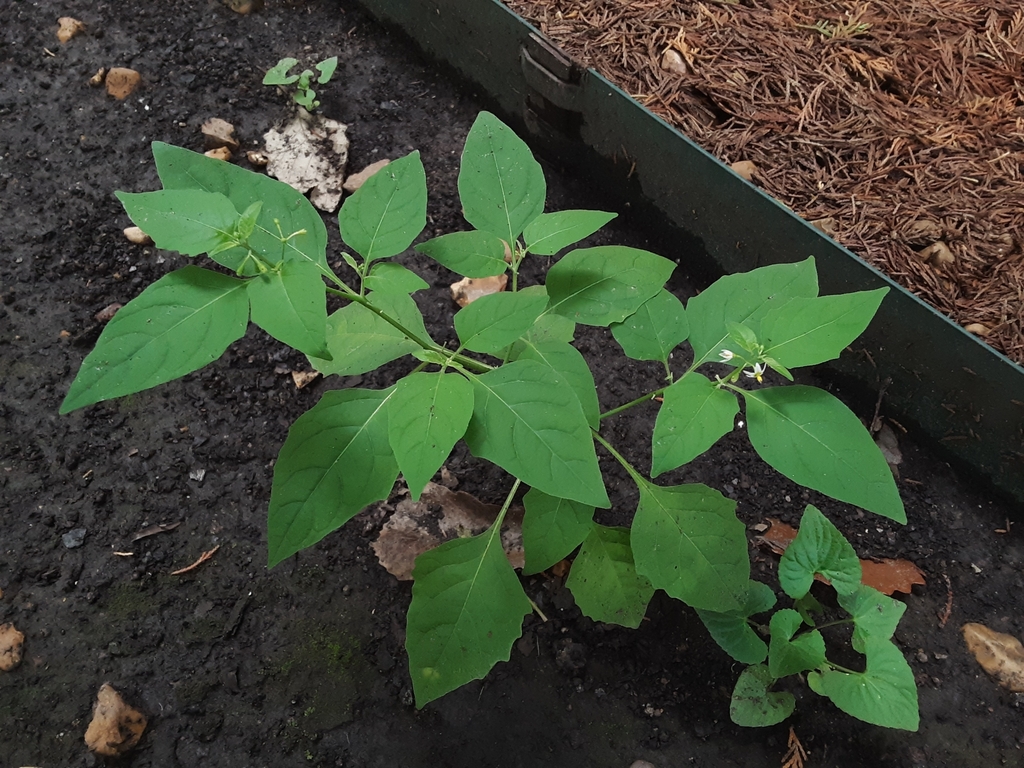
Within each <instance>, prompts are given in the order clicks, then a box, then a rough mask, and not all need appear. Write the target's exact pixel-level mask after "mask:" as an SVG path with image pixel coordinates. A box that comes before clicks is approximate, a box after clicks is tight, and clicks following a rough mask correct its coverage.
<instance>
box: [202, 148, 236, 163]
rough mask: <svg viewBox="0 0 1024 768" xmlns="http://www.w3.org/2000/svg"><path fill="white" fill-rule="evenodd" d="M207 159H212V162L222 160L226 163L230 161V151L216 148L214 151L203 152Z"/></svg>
mask: <svg viewBox="0 0 1024 768" xmlns="http://www.w3.org/2000/svg"><path fill="white" fill-rule="evenodd" d="M203 154H204V155H206V156H207V157H212V158H213V159H214V160H223V161H224V162H227V161H228V160H230V159H231V150H230V149H228V148H227V147H217V148H216V149H210V150H207V151H206V152H203Z"/></svg>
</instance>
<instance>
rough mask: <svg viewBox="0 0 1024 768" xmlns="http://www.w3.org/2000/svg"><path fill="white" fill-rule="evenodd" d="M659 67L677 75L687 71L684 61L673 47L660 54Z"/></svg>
mask: <svg viewBox="0 0 1024 768" xmlns="http://www.w3.org/2000/svg"><path fill="white" fill-rule="evenodd" d="M661 68H662V69H664V70H665V71H666V72H674V73H675V74H677V75H685V74H686V73H687V71H688V70H687V69H686V62H685V61H684V60H683V57H682V56H681V55H680V54H679V51H677V50H676V49H675V48H669V49H668V50H667V51H665V53H663V54H662V56H661Z"/></svg>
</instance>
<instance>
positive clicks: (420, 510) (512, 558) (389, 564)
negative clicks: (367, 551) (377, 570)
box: [372, 483, 525, 581]
mask: <svg viewBox="0 0 1024 768" xmlns="http://www.w3.org/2000/svg"><path fill="white" fill-rule="evenodd" d="M500 509H501V508H500V507H498V506H496V505H494V504H485V503H484V502H482V501H480V500H479V499H478V498H476V497H475V496H472V495H471V494H468V493H465V492H464V491H451V490H449V489H448V488H445V487H444V486H442V485H436V484H435V483H427V485H426V487H425V488H424V489H423V493H421V494H420V500H419V501H413V500H412V499H411V498H410V497H406V498H404V499H402V500H401V501H400V502H398V505H397V506H396V508H395V511H394V513H393V514H392V515H391V517H390V519H388V521H387V522H386V523H385V524H384V527H383V529H382V530H381V532H380V535H379V536H378V537H377V540H376V541H375V542H373V545H372V546H373V551H374V552H375V553H376V555H377V560H378V561H379V562H380V564H381V565H382V566H384V568H385V569H386V570H387V572H388V573H390V574H391V575H392V576H394V577H395V578H397V579H398V580H399V581H409V580H411V579H412V569H413V566H414V565H415V562H416V558H417V557H419V556H420V555H421V554H423V553H424V552H426V551H428V550H431V549H434V548H435V547H438V546H440V545H441V544H443V543H444V542H446V541H449V540H450V539H455V538H458V537H460V536H475V535H476V534H478V533H482V532H483V531H485V530H487V528H489V527H490V525H491V523H493V522H494V520H495V518H496V517H497V515H498V512H499V511H500ZM522 525H523V508H522V507H511V508H510V509H509V511H508V514H507V515H506V516H505V522H504V524H503V525H502V530H501V543H502V546H503V547H504V548H505V555H506V556H507V557H508V560H509V562H510V563H511V564H512V567H513V568H522V567H523V564H524V561H525V560H524V558H525V555H524V554H523V528H522Z"/></svg>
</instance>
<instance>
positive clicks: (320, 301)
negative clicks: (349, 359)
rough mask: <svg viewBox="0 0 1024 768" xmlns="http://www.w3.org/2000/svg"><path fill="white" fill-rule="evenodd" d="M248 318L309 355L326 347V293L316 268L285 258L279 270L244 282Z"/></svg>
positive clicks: (322, 354)
mask: <svg viewBox="0 0 1024 768" xmlns="http://www.w3.org/2000/svg"><path fill="white" fill-rule="evenodd" d="M246 288H247V290H248V292H249V303H250V305H251V306H252V321H253V322H254V323H256V325H258V326H259V327H260V328H262V329H263V330H264V331H266V332H267V333H269V334H270V335H271V336H273V337H274V338H275V339H277V340H278V341H280V342H283V343H285V344H287V345H288V346H290V347H294V348H295V349H297V350H299V351H300V352H303V353H305V354H307V355H310V356H311V357H319V358H323V359H325V360H330V359H331V353H330V352H329V351H328V349H327V338H326V335H325V333H326V330H325V329H326V326H327V292H326V290H325V288H324V281H323V279H322V278H321V273H320V270H318V269H317V268H316V266H315V265H314V264H311V263H310V262H308V261H286V262H284V263H283V264H281V269H280V271H279V272H267V273H265V274H262V275H260V276H258V277H253V278H251V279H249V280H248V281H247V282H246Z"/></svg>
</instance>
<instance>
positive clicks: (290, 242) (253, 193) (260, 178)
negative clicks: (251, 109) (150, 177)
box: [153, 141, 334, 277]
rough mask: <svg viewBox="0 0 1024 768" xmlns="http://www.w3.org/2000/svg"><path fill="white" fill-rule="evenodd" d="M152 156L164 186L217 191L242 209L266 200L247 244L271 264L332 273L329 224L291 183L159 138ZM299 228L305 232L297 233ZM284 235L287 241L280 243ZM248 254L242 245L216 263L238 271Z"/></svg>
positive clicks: (246, 269)
mask: <svg viewBox="0 0 1024 768" xmlns="http://www.w3.org/2000/svg"><path fill="white" fill-rule="evenodd" d="M153 158H154V159H155V160H156V169H157V173H159V174H160V181H162V182H163V185H164V188H165V189H198V190H205V191H206V192H219V193H221V194H222V195H226V196H227V198H228V199H229V200H230V201H231V203H232V204H233V205H234V206H235V210H238V211H245V210H247V209H248V208H249V206H251V205H252V204H253V203H256V202H262V204H263V206H262V208H261V210H260V213H259V216H258V217H257V219H256V227H255V229H254V230H253V232H252V235H251V236H250V237H249V247H250V248H251V249H252V250H253V251H255V252H256V253H257V254H258V255H259V256H260V257H262V258H263V259H264V260H265V261H266V262H267V263H268V264H276V263H277V262H279V261H281V260H282V259H286V260H298V261H310V262H312V263H313V264H316V265H317V268H318V269H319V270H320V271H321V272H322V273H323V274H324V275H326V276H328V277H331V276H333V275H334V273H333V272H332V271H331V268H330V267H329V266H328V265H327V227H326V226H324V222H323V219H322V218H321V217H320V214H319V212H318V211H317V210H316V209H315V208H314V207H313V206H312V204H311V203H310V202H309V200H307V199H306V197H305V196H304V195H302V194H301V193H299V192H298V191H296V190H295V189H292V187H290V186H289V185H287V184H285V183H284V182H282V181H278V180H277V179H272V178H270V177H269V176H267V175H266V174H263V173H254V172H253V171H249V170H246V169H245V168H240V167H239V166H237V165H232V164H231V163H225V162H224V161H223V160H215V159H214V158H212V157H206V156H205V155H202V154H200V153H198V152H191V151H189V150H187V149H182V148H181V147H175V146H172V145H170V144H164V143H163V142H159V141H154V142H153ZM298 232H303V234H295V233H298ZM293 234H294V235H295V236H294V237H290V236H291V235H293ZM283 238H287V242H281V241H282V239H283ZM245 257H246V250H245V249H244V248H234V249H231V250H230V251H225V252H223V253H220V254H217V262H218V263H219V264H223V265H225V266H228V267H229V268H230V269H238V265H242V263H243V261H244V259H245ZM233 264H234V265H235V266H232V265H233ZM243 270H244V271H243V274H246V275H253V274H256V272H257V270H255V269H254V268H252V265H251V264H248V265H246V266H245V267H243Z"/></svg>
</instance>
